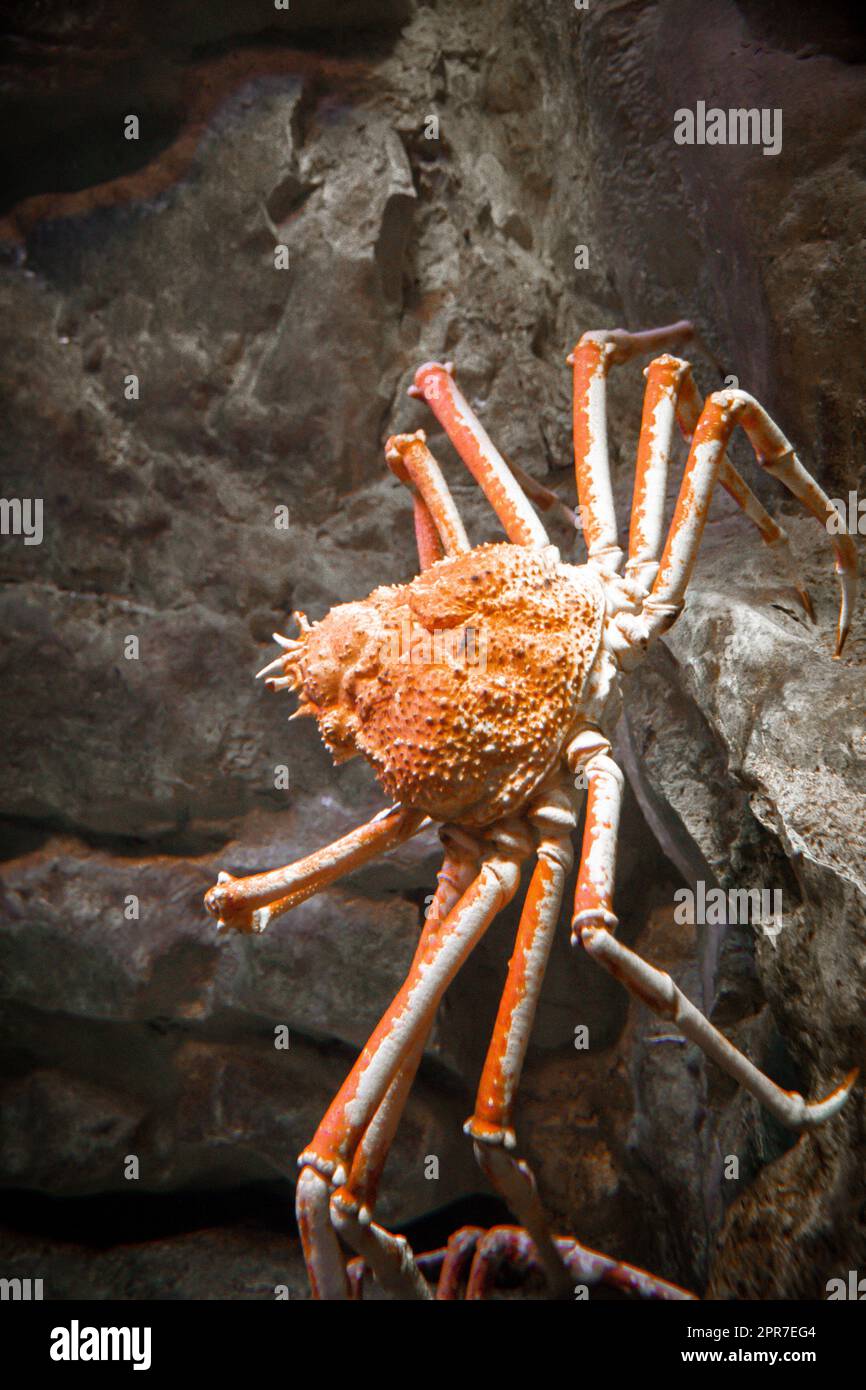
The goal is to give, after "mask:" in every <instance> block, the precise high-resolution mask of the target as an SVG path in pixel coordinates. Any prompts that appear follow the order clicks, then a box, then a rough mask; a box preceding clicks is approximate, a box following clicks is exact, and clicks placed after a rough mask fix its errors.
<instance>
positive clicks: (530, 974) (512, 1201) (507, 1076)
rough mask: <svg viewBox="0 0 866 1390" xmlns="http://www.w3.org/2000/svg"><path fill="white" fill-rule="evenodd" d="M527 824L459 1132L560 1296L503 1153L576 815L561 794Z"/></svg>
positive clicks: (554, 1263) (529, 1190) (535, 1215)
mask: <svg viewBox="0 0 866 1390" xmlns="http://www.w3.org/2000/svg"><path fill="white" fill-rule="evenodd" d="M529 819H530V821H532V822H533V823H534V824H535V825H536V827H537V828H538V830H539V832H540V840H539V844H538V848H537V850H536V854H537V856H538V857H537V862H536V866H535V870H534V872H533V875H532V879H531V882H530V885H529V890H528V892H527V895H526V900H525V902H524V905H523V911H522V913H521V916H520V925H519V927H518V930H517V940H516V942H515V947H514V954H513V955H512V958H511V962H510V964H509V968H508V978H507V980H506V984H505V989H504V991H503V995H502V1000H501V1003H500V1005H499V1012H498V1014H497V1017H496V1025H495V1027H494V1031H493V1038H492V1040H491V1043H490V1048H489V1051H488V1053H487V1060H486V1062H485V1064H484V1070H483V1072H482V1076H481V1082H480V1085H479V1087H478V1095H477V1098H476V1101H475V1111H474V1114H473V1115H472V1118H471V1119H470V1120H468V1121H467V1123H466V1125H465V1130H466V1133H467V1134H468V1135H469V1136H470V1138H472V1139H473V1140H474V1141H475V1144H474V1148H475V1157H476V1158H477V1160H478V1163H479V1165H480V1167H481V1168H482V1170H483V1171H484V1173H485V1174H486V1175H487V1177H488V1178H489V1179H490V1181H491V1182H492V1183H493V1185H494V1187H496V1188H497V1189H498V1191H499V1192H500V1194H501V1195H502V1196H503V1197H504V1199H505V1200H506V1202H507V1203H508V1205H509V1207H510V1208H511V1210H512V1211H513V1212H514V1215H515V1216H516V1217H517V1219H518V1221H520V1223H521V1224H522V1225H523V1226H525V1227H526V1229H527V1231H528V1232H529V1234H530V1236H531V1237H532V1240H533V1241H534V1243H535V1247H536V1249H537V1251H538V1255H539V1258H540V1260H541V1262H542V1264H543V1266H544V1268H545V1270H546V1271H547V1276H548V1279H549V1281H550V1284H551V1287H552V1288H553V1289H554V1290H555V1291H556V1292H563V1291H564V1290H565V1289H567V1288H568V1287H569V1280H568V1276H567V1273H566V1270H565V1267H564V1265H563V1263H562V1260H561V1258H560V1256H559V1253H558V1251H557V1248H556V1246H555V1244H554V1241H553V1238H552V1236H551V1233H550V1228H549V1226H548V1223H547V1218H546V1216H545V1215H544V1211H543V1209H542V1206H541V1202H540V1201H539V1197H538V1192H537V1189H536V1184H535V1179H534V1177H533V1174H532V1172H531V1170H530V1168H529V1166H528V1164H526V1163H525V1162H524V1161H520V1160H518V1159H517V1158H516V1157H515V1156H514V1155H513V1154H511V1153H509V1152H508V1150H509V1149H513V1148H514V1146H515V1143H516V1140H515V1134H514V1130H513V1128H512V1123H511V1117H512V1110H513V1107H514V1099H515V1095H516V1091H517V1086H518V1084H519V1081H520V1073H521V1070H522V1067H523V1062H524V1059H525V1057H526V1049H527V1047H528V1045H529V1037H530V1034H531V1031H532V1024H533V1020H534V1018H535V1011H536V1008H537V1005H538V998H539V995H540V993H541V986H542V983H543V981H544V972H545V969H546V966H547V960H548V956H549V954H550V947H551V945H552V942H553V936H554V933H555V931H556V926H557V923H558V921H559V910H560V907H561V905H562V894H563V891H564V888H565V880H566V877H567V875H568V872H569V870H570V868H571V865H572V860H573V854H572V849H571V838H570V837H571V832H572V830H573V829H574V825H575V816H574V811H573V809H572V807H571V804H570V801H569V799H568V797H567V795H566V794H565V792H564V791H557V792H552V793H551V794H549V795H548V796H547V797H545V799H544V800H543V801H542V802H538V803H536V805H535V806H534V807H533V809H532V811H530V813H529Z"/></svg>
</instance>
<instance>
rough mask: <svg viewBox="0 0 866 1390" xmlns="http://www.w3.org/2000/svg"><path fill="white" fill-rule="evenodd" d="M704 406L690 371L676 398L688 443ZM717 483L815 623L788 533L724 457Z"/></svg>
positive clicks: (809, 599) (681, 424) (678, 418)
mask: <svg viewBox="0 0 866 1390" xmlns="http://www.w3.org/2000/svg"><path fill="white" fill-rule="evenodd" d="M703 405H704V402H703V399H702V397H701V393H700V392H699V390H698V388H697V386H696V385H695V382H694V379H693V377H692V375H691V373H690V372H689V373H687V374H686V375H685V376H684V377H683V380H682V383H681V386H680V392H679V396H678V399H677V420H678V422H679V426H680V429H681V430H682V433H683V434H684V435H685V437H686V439H688V440H691V437H692V435H693V434H694V432H695V429H696V427H697V423H698V420H699V419H700V417H701V410H702V409H703ZM719 482H720V483H721V485H722V487H723V488H724V489H725V491H726V492H727V494H728V496H729V497H730V498H732V500H733V501H734V502H736V504H737V506H738V507H739V508H740V510H741V511H742V512H743V513H744V514H745V515H746V516H747V517H748V518H749V520H750V521H751V522H752V523H753V524H754V525H755V526H756V527H757V529H758V534H759V535H760V537H761V540H762V541H763V542H764V543H765V545H767V546H769V547H770V549H771V550H773V551H774V552H775V554H776V556H777V557H778V560H779V563H780V567H781V569H782V570H783V573H784V577H785V580H786V581H787V582H788V583H789V584H790V585H791V586H792V588H794V589H796V591H797V593H798V595H799V598H800V602H801V603H802V605H803V608H804V610H805V612H806V614H807V616H808V617H809V618H811V619H812V620H814V617H815V610H814V609H813V607H812V600H811V598H810V597H809V591H808V589H807V588H806V587H805V585H804V584H803V582H802V580H801V578H800V576H799V575H798V573H797V567H796V565H795V563H794V557H793V555H792V553H791V542H790V540H789V539H788V534H787V532H786V531H785V529H784V527H782V526H780V525H779V523H778V522H777V521H776V520H775V518H774V517H771V516H770V514H769V512H768V511H767V510H766V509H765V507H764V506H763V505H762V503H761V502H760V501H759V500H758V498H757V497H756V496H755V494H754V493H753V492H752V489H751V488H750V487H749V485H748V483H747V482H746V481H745V479H744V478H742V477H741V476H740V474H739V473H738V472H737V470H736V468H734V466H733V464H732V463H731V461H730V459H729V458H728V456H727V454H725V456H724V457H723V459H722V462H721V466H720V468H719ZM659 549H661V547H659Z"/></svg>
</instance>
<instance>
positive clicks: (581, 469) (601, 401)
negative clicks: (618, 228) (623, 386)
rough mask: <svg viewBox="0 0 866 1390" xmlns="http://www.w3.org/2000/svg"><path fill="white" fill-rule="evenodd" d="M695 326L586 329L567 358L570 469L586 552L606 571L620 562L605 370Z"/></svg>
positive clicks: (683, 337)
mask: <svg viewBox="0 0 866 1390" xmlns="http://www.w3.org/2000/svg"><path fill="white" fill-rule="evenodd" d="M693 333H694V330H693V328H692V325H691V324H690V323H687V322H686V321H683V322H681V323H673V324H669V325H667V327H664V328H653V329H648V330H646V331H645V332H642V333H627V332H625V330H624V329H621V328H614V329H603V330H601V331H600V332H592V333H584V335H583V337H582V338H581V339H580V341H579V342H578V343H577V345H576V346H575V348H574V350H573V351H572V352H570V353H569V355H568V357H567V359H566V361H567V362H568V364H569V366H572V367H573V368H574V469H575V477H576V481H577V496H578V500H579V502H580V514H581V518H582V519H583V528H584V537H585V539H586V545H587V552H588V555H589V559H590V560H591V561H592V563H593V564H596V565H598V566H599V567H600V568H601V569H603V570H606V571H608V572H611V571H617V570H618V569H619V567H620V565H621V564H622V558H623V555H622V549H621V547H620V544H619V530H618V527H617V521H616V512H615V510H614V505H613V490H612V488H611V481H610V460H609V458H608V449H607V374H608V372H609V370H610V368H611V367H612V366H614V365H616V364H617V363H620V362H627V361H628V360H629V359H630V358H631V357H634V356H635V355H636V354H637V353H641V352H654V351H656V350H657V349H663V348H666V347H674V346H677V345H678V344H680V343H684V342H687V341H688V340H689V339H690V338H691V337H692V336H693Z"/></svg>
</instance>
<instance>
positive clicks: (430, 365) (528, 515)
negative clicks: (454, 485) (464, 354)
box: [409, 362, 550, 546]
mask: <svg viewBox="0 0 866 1390" xmlns="http://www.w3.org/2000/svg"><path fill="white" fill-rule="evenodd" d="M409 395H410V396H418V397H420V398H421V399H422V400H425V401H426V402H427V404H428V405H429V406H430V408H431V410H432V411H433V414H434V415H435V416H436V418H437V420H438V421H439V423H440V425H442V427H443V429H444V430H445V432H446V434H447V435H448V438H449V439H450V440H451V443H452V444H453V445H454V448H455V449H456V450H457V452H458V454H459V455H460V457H461V459H462V460H463V462H464V463H465V464H466V467H467V468H468V469H469V471H470V473H471V474H472V476H473V477H474V478H475V481H476V482H477V483H478V485H479V487H480V488H481V490H482V492H483V493H484V495H485V497H486V498H487V500H488V502H489V503H490V505H491V506H492V508H493V510H494V511H495V513H496V515H497V516H498V517H499V520H500V521H501V522H502V525H503V527H504V528H505V534H506V535H507V536H508V539H509V540H510V541H512V542H513V543H514V544H515V545H534V546H545V545H549V544H550V542H549V540H548V536H547V532H546V531H545V529H544V526H543V525H542V523H541V521H540V520H539V518H538V517H537V516H536V514H535V512H534V511H533V508H532V506H531V504H530V503H529V501H528V500H527V498H526V494H525V493H524V491H523V489H522V488H521V486H520V484H519V483H518V481H517V479H516V478H515V476H514V474H513V473H512V471H511V469H510V468H509V467H508V464H507V463H506V462H505V460H504V458H503V457H502V455H501V454H500V453H499V451H498V449H497V448H496V446H495V445H494V444H493V442H492V440H491V438H490V436H489V435H488V433H487V431H486V430H485V428H484V426H483V425H482V424H481V421H480V420H479V419H478V417H477V416H476V415H475V413H474V412H473V411H472V409H471V408H470V406H469V404H468V402H467V401H466V400H465V398H464V397H463V395H462V394H461V392H460V390H459V388H458V386H457V384H456V382H455V381H454V377H453V367H452V365H451V363H450V362H447V363H445V364H444V365H443V364H442V363H441V362H425V363H424V365H423V366H422V367H419V368H418V370H417V372H416V373H415V383H414V385H413V386H410V387H409Z"/></svg>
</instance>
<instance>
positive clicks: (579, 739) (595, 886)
mask: <svg viewBox="0 0 866 1390" xmlns="http://www.w3.org/2000/svg"><path fill="white" fill-rule="evenodd" d="M566 759H567V761H568V765H569V767H570V768H571V769H572V771H573V772H576V771H581V770H582V771H583V773H584V774H585V776H586V782H587V797H586V819H585V822H584V828H583V844H582V846H581V851H580V867H579V869H578V873H577V886H576V888H575V891H574V917H573V918H572V924H571V941H572V945H574V944H575V943H576V941H577V933H578V930H579V928H580V926H581V925H582V924H583V923H584V922H601V923H603V924H605V925H607V926H610V927H615V926H616V917H615V916H614V911H613V888H614V878H615V874H616V845H617V831H618V829H619V817H620V811H621V810H622V798H623V791H624V788H625V778H624V777H623V775H622V772H621V770H620V768H619V767H618V766H617V764H616V763H615V762H614V760H613V758H612V757H611V756H610V740H609V739H606V738H605V736H604V734H602V733H601V732H600V730H598V729H591V728H589V729H584V730H582V732H581V733H579V734H578V735H577V736H576V738H573V739H572V741H571V743H570V744H569V745H568V748H567V749H566Z"/></svg>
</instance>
